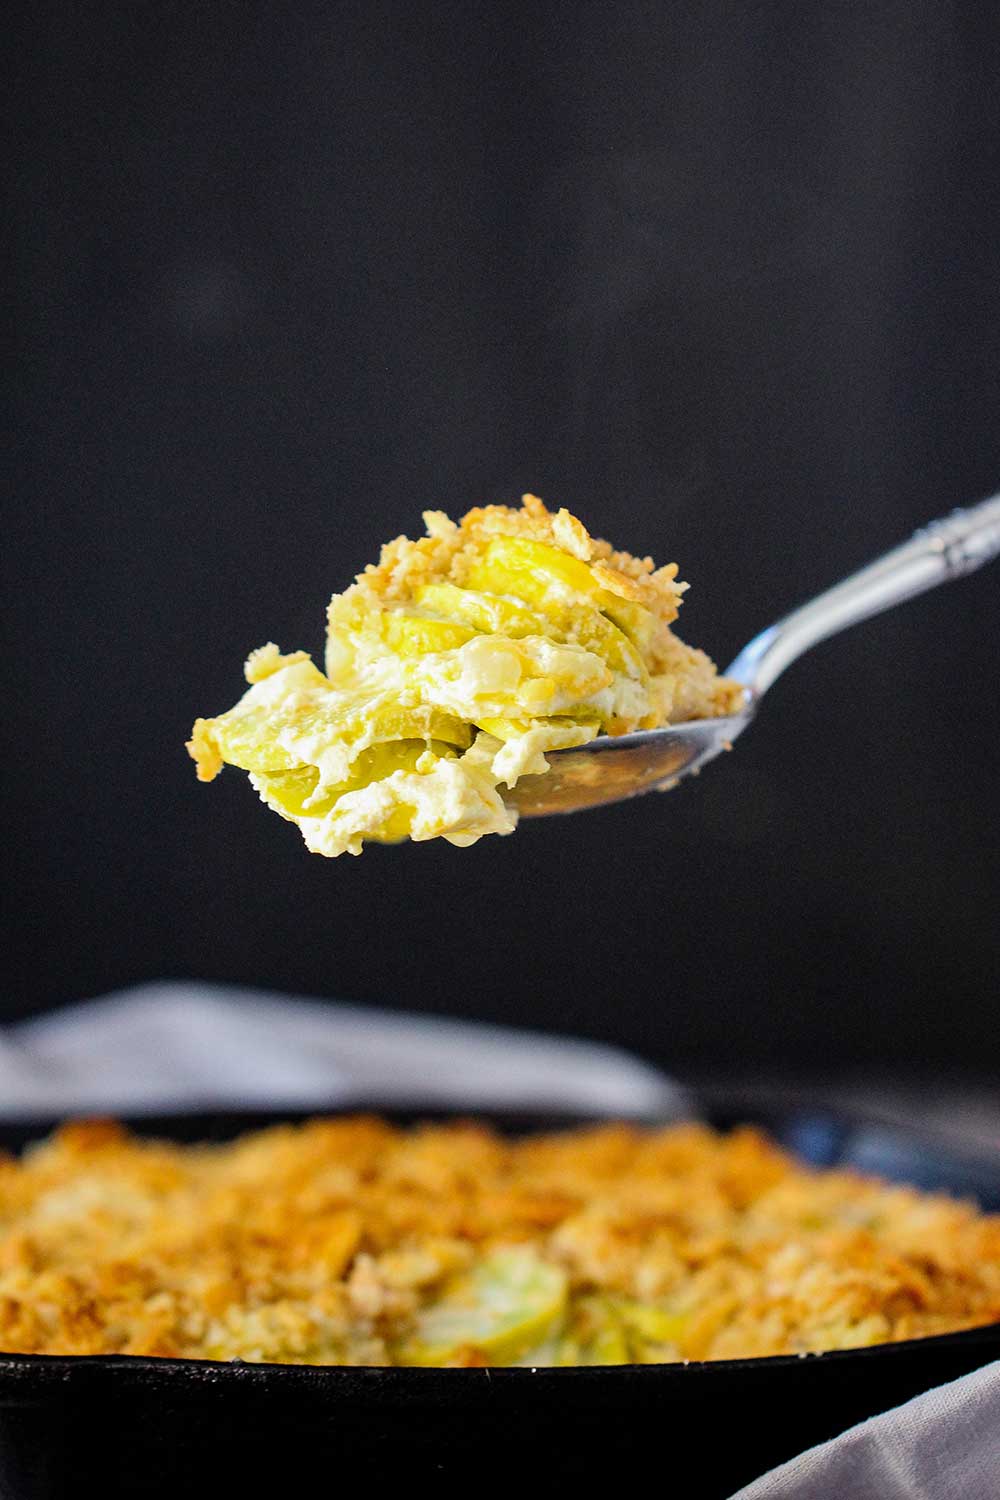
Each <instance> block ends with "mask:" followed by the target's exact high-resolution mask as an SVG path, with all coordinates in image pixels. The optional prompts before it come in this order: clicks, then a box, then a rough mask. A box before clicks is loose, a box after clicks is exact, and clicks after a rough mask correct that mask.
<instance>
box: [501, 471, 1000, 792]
mask: <svg viewBox="0 0 1000 1500" xmlns="http://www.w3.org/2000/svg"><path fill="white" fill-rule="evenodd" d="M998 554H1000V495H995V496H994V497H993V499H991V500H983V501H981V502H980V503H979V504H978V505H973V506H971V507H970V508H969V509H968V510H956V511H953V512H952V514H951V515H950V516H945V517H943V518H942V519H941V520H940V521H932V522H931V523H930V525H929V526H925V527H924V528H923V530H921V531H918V532H917V533H916V535H915V536H913V537H912V538H911V539H910V540H909V541H908V542H903V543H902V545H901V546H899V547H894V548H893V549H892V551H891V552H887V553H886V554H885V555H884V556H883V557H879V558H877V559H876V560H875V561H874V562H873V563H869V565H868V567H866V568H862V569H861V571H860V572H858V573H852V574H851V575H850V577H849V578H845V579H844V580H843V582H842V583H837V584H834V586H833V587H832V588H830V589H827V590H826V591H825V593H822V594H819V595H818V596H817V597H816V598H815V599H811V600H810V601H809V602H808V603H807V604H803V605H801V606H800V607H799V608H798V609H796V610H793V611H792V613H791V614H790V615H785V617H784V619H782V620H779V621H778V623H777V624H776V625H771V626H769V627H768V629H767V630H762V631H761V633H760V635H757V636H754V638H753V640H752V641H751V642H750V643H749V645H747V646H744V648H743V650H742V651H741V652H740V654H739V655H738V656H737V658H736V660H735V661H734V662H733V663H732V665H731V666H730V667H729V669H728V670H727V672H726V676H727V677H731V678H734V679H735V680H736V682H738V683H740V684H741V686H742V688H743V707H742V709H741V710H740V712H739V713H736V714H729V715H727V716H726V717H725V718H719V719H692V720H690V721H689V722H688V723H686V724H673V725H671V726H670V727H669V728H668V729H647V730H643V731H640V732H639V733H637V734H623V735H618V736H617V737H611V736H609V735H606V734H604V735H601V736H600V737H599V738H598V739H596V740H591V742H590V744H589V745H583V746H581V748H580V749H577V750H559V751H555V752H552V753H550V755H549V756H548V757H547V758H548V761H549V765H550V767H551V769H550V770H549V771H548V772H546V773H545V774H544V775H542V776H526V777H524V778H523V779H522V780H521V781H519V782H518V783H517V786H516V787H515V788H514V789H513V790H512V791H511V792H509V793H508V794H507V795H506V797H505V800H506V801H507V802H509V803H511V804H512V805H513V806H514V807H516V808H517V810H518V811H519V812H520V813H521V815H522V816H523V817H544V816H545V815H546V814H547V813H566V812H578V811H580V810H581V809H582V808H586V807H600V806H601V805H602V804H604V803H606V802H618V801H620V800H621V799H622V798H624V797H635V796H637V795H638V794H639V793H640V792H650V791H653V790H655V789H659V790H660V791H668V790H669V789H670V788H671V787H674V786H676V785H677V782H678V781H680V779H681V777H682V776H687V775H689V774H692V773H694V772H695V771H700V770H701V767H702V766H704V765H707V764H708V762H709V761H710V760H714V759H715V757H716V756H717V755H718V754H719V753H720V752H721V751H723V750H729V749H730V748H731V747H732V744H733V741H734V740H735V739H736V738H737V736H738V735H741V734H742V733H743V731H744V729H746V727H747V725H748V724H749V723H750V721H751V720H752V718H753V716H754V714H755V713H756V711H757V705H758V703H759V702H760V700H761V698H762V697H763V696H764V694H765V693H766V692H767V690H768V688H769V687H770V686H771V684H772V683H773V682H774V681H775V680H776V679H777V678H778V677H779V676H780V675H781V673H782V672H783V671H784V670H785V668H786V667H788V666H790V665H791V664H792V662H793V661H795V660H796V659H797V658H798V657H800V656H801V655H802V654H803V652H805V651H808V650H809V648H810V647H811V646H815V645H816V644H817V643H818V642H819V641H823V640H826V638H827V637H828V636H831V635H836V634H837V633H838V632H839V631H841V630H846V629H847V628H848V626H849V625H856V624H858V623H859V621H861V620H866V619H868V618H869V616H871V615H877V614H881V612H882V611H883V610H885V609H891V608H892V606H893V605H895V604H902V603H903V601H904V600H905V599H912V598H914V597H915V596H916V595H917V594H922V593H924V592H925V591H926V590H927V589H932V588H935V587H936V586H937V585H938V584H939V583H948V582H949V581H950V580H951V579H952V578H961V577H962V575H963V574H965V573H972V572H974V571H975V569H976V568H979V567H982V565H983V564H984V563H987V562H989V561H990V560H991V558H994V557H996V556H997V555H998Z"/></svg>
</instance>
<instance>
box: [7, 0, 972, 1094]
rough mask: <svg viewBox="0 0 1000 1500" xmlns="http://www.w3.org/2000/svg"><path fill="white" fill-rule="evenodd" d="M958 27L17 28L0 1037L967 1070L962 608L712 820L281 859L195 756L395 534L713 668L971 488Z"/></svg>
mask: <svg viewBox="0 0 1000 1500" xmlns="http://www.w3.org/2000/svg"><path fill="white" fill-rule="evenodd" d="M996 15H997V12H996V8H995V7H994V6H992V5H991V6H985V5H984V6H983V7H982V10H981V11H979V10H977V9H976V8H975V7H970V6H966V5H952V4H948V3H942V0H901V3H899V4H879V3H873V4H864V5H861V4H855V3H847V4H838V3H831V0H826V3H823V4H803V3H801V0H790V3H786V4H747V3H745V0H741V3H738V4H733V5H732V6H724V5H718V6H712V5H708V6H706V5H703V4H682V3H677V0H675V3H672V4H660V3H650V4H614V5H612V4H586V3H580V4H566V5H548V4H539V5H526V4H519V3H513V0H507V3H501V0H497V3H493V4H469V3H463V4H452V3H437V4H435V5H433V6H430V5H419V4H418V5H404V4H384V3H383V4H373V3H371V0H362V3H326V4H310V3H305V0H297V3H295V4H290V3H289V4H270V5H254V4H249V3H248V4H243V3H233V4H226V3H222V0H218V3H213V4H210V5H205V4H195V3H191V4H169V3H166V0H161V3H158V4H155V5H153V4H135V5H130V6H121V7H112V6H106V7H102V6H100V5H75V4H67V3H65V0H59V3H42V0H36V3H35V4H34V5H32V6H31V7H30V10H27V11H26V13H25V18H24V24H23V26H22V27H21V28H20V29H19V31H18V33H17V38H16V43H15V47H14V50H13V54H12V59H13V71H14V80H13V92H12V98H13V104H14V121H13V143H14V151H13V153H12V160H13V163H14V171H13V175H12V195H11V200H10V208H9V212H8V215H7V216H6V222H7V225H8V229H9V231H10V233H11V235H12V239H13V244H14V250H15V261H14V264H15V299H16V303H15V305H16V311H17V329H18V333H19V352H18V361H17V367H16V368H17V376H16V381H15V383H14V388H13V395H14V399H15V403H16V405H17V408H18V423H17V438H16V441H15V444H14V448H13V467H14V474H13V484H12V494H13V504H12V506H11V507H10V510H9V519H8V520H7V521H6V522H5V527H4V530H5V533H6V542H7V546H6V547H5V558H6V561H5V563H4V569H5V578H4V583H3V596H2V603H3V610H4V614H5V617H6V621H7V627H8V629H7V636H6V646H5V648H4V659H5V664H6V668H7V671H6V674H5V675H6V681H7V691H6V697H5V708H4V714H3V723H4V728H5V730H6V732H7V738H8V743H7V747H6V750H5V761H4V780H5V782H6V785H7V790H8V794H9V801H8V814H7V818H6V821H5V843H6V844H7V856H8V858H7V860H6V864H7V870H8V875H9V878H10V895H9V898H8V900H7V901H6V903H5V911H6V913H7V920H8V923H9V928H8V932H7V934H6V938H5V943H4V952H5V955H6V964H7V979H6V987H5V990H4V1006H5V1007H6V1011H7V1013H8V1014H9V1015H11V1016H13V1015H20V1014H24V1013H27V1012H31V1011H35V1010H38V1009H40V1008H42V1007H46V1006H50V1005H52V1004H54V1003H59V1002H64V1001H67V1000H69V999H71V998H75V997H77V996H81V995H86V994H91V993H96V992H98V991H101V990H104V989H106V988H109V987H111V986H114V985H120V984H123V983H126V982H128V981H132V980H136V979H140V978H144V977H151V976H157V975H204V976H209V977H215V978H220V979H233V980H245V981H254V982H258V983H261V984H265V985H276V986H282V987H287V988H289V989H291V990H296V991H301V992H306V993H316V994H324V995H325V994H329V995H335V996H348V997H351V998H355V999H363V1000H372V1001H378V1002H380V1003H385V1004H390V1005H399V1006H414V1007H419V1008H423V1009H427V1010H430V1011H437V1012H445V1013H450V1014H461V1015H470V1016H482V1017H488V1018H493V1019H499V1020H508V1019H509V1020H516V1021H519V1022H528V1023H531V1024H537V1025H539V1026H546V1027H556V1028H563V1029H567V1030H573V1031H578V1032H582V1033H589V1034H591V1035H594V1036H600V1037H607V1038H611V1039H615V1040H618V1041H621V1042H624V1043H627V1044H630V1045H633V1046H636V1047H638V1048H640V1049H642V1050H643V1051H644V1052H646V1053H647V1054H649V1055H651V1056H654V1057H658V1058H662V1059H664V1060H669V1061H671V1062H673V1063H677V1064H680V1065H684V1066H694V1067H699V1066H707V1065H710V1064H720V1065H726V1066H728V1067H729V1068H731V1069H732V1068H739V1067H743V1066H748V1067H749V1066H753V1067H759V1066H780V1065H785V1064H791V1063H793V1062H794V1063H796V1064H798V1065H800V1066H801V1065H804V1064H816V1063H830V1064H834V1063H836V1064H842V1065H846V1064H854V1063H864V1062H873V1061H876V1060H878V1061H884V1060H885V1059H886V1058H887V1057H889V1058H891V1059H893V1060H897V1061H900V1062H911V1063H912V1062H920V1063H923V1064H924V1065H930V1066H938V1065H949V1064H957V1063H966V1064H975V1065H976V1066H977V1067H986V1068H988V1067H991V1066H992V1065H993V1063H994V1061H995V1059H996V1035H997V1003H996V1002H997V982H998V965H997V917H998V911H1000V841H998V839H997V832H996V816H995V810H996V805H997V803H996V748H997V744H998V742H1000V711H998V704H997V624H998V583H1000V574H998V572H997V571H996V570H995V569H994V570H993V571H992V573H991V572H990V571H989V570H987V571H986V572H984V573H981V574H980V575H978V576H977V577H976V578H974V579H971V580H968V581H965V582H962V583H960V584H956V585H954V586H953V587H952V588H951V589H946V590H942V591H939V592H938V593H937V594H935V595H932V596H928V597H927V598H925V599H923V600H921V601H920V602H918V603H916V604H914V605H910V606H908V607H907V608H905V609H904V610H902V611H900V612H898V613H897V614H896V615H894V616H887V617H885V618H884V619H882V620H878V621H875V622H872V623H870V624H868V625H865V626H864V627H862V628H859V629H858V630H856V631H855V632H854V633H853V634H851V635H850V636H848V637H844V638H842V639H841V640H839V641H837V642H836V643H831V644H829V645H827V646H825V647H823V648H821V649H820V650H818V651H816V652H815V653H814V655H813V656H812V658H811V659H809V660H808V661H806V662H803V663H801V664H800V665H799V666H797V667H796V668H795V669H793V671H792V672H791V673H790V674H789V675H788V677H787V678H786V679H785V680H783V681H782V683H781V684H780V685H779V686H778V687H777V688H776V689H775V690H774V692H773V696H772V697H771V698H769V700H768V703H767V709H766V712H765V713H764V714H763V715H762V717H761V719H760V721H759V723H758V724H757V726H756V727H755V728H754V729H753V731H752V732H751V733H750V734H749V735H748V736H747V737H746V739H745V740H744V741H742V742H741V745H740V747H739V751H738V753H737V754H735V755H734V756H733V757H732V759H731V760H728V761H727V762H725V763H720V764H718V765H717V766H715V767H713V768H712V769H711V771H710V772H708V773H707V774H706V775H705V776H704V777H702V778H701V780H700V782H697V783H692V784H689V785H687V786H685V787H684V788H683V789H682V790H680V791H679V792H677V793H675V794H672V795H670V796H666V797H659V796H654V797H651V798H648V799H646V800H642V801H640V802H638V803H635V804H632V805H629V806H623V807H618V808H613V809H609V810H605V811H603V812H599V813H592V814H590V815H587V816H583V817H579V818H575V819H569V820H564V821H557V820H554V821H546V822H540V823H534V824H527V825H525V826H524V827H523V829H522V830H521V831H519V832H518V833H517V834H516V835H515V836H514V837H513V838H509V839H506V840H500V839H496V838H491V839H487V840H484V841H483V842H482V843H480V844H479V845H477V846H476V847H475V848H473V849H471V850H468V851H464V852H463V851H458V850H455V849H452V848H451V847H449V846H447V845H445V844H443V843H438V844H431V845H426V846H409V847H405V848H398V849H379V848H374V849H371V850H370V851H368V852H366V853H365V854H364V856H363V857H362V858H361V859H360V860H354V859H350V858H343V859H341V860H338V861H336V862H328V861H323V860H321V859H319V858H316V857H310V856H308V855H307V854H306V853H305V851H304V850H303V848H302V846H301V845H300V842H299V838H298V835H297V833H296V832H295V830H294V829H292V828H290V827H286V826H283V825H282V824H281V823H279V821H278V820H277V819H276V818H274V817H272V816H270V815H265V813H264V812H263V810H262V809H261V808H260V806H259V804H258V802H257V799H256V797H255V795H254V793H253V792H252V790H251V789H250V788H249V786H248V785H247V783H246V780H245V778H244V777H242V776H240V775H237V774H234V773H229V774H227V775H225V776H223V777H222V779H221V780H220V781H219V782H218V783H216V784H215V785H213V786H212V787H210V788H205V787H202V786H199V785H198V784H197V783H196V782H195V779H194V773H193V768H192V766H191V764H190V762H189V761H188V759H187V757H186V755H185V754H184V751H183V743H182V742H183V740H184V738H185V736H186V734H187V731H188V727H189V725H190V722H191V720H192V718H193V717H194V716H195V714H197V713H212V712H218V711H221V710H222V709H223V708H225V707H227V706H228V705H229V704H230V703H231V702H232V701H233V699H234V698H235V696H236V695H237V694H238V693H239V691H240V689H241V675H240V667H241V662H242V659H243V657H244V655H245V653H246V652H247V650H248V649H249V648H251V647H253V646H256V645H259V644H260V643H261V642H263V641H265V640H268V639H275V640H277V641H278V642H279V643H280V644H281V645H282V647H283V648H285V649H291V648H294V647H300V646H305V647H307V648H310V649H313V650H316V651H318V650H319V649H320V646H321V641H322V632H323V612H324V606H325V603H326V600H327V597H328V596H329V594H330V593H331V592H332V591H333V590H334V589H340V588H342V587H343V586H344V585H345V584H346V583H347V582H348V581H349V579H350V577H351V575H352V574H353V572H354V571H356V569H357V568H358V567H360V566H361V565H362V564H363V563H364V562H365V561H367V560H368V559H370V558H373V557H374V556H375V554H376V550H377V546H378V544H379V543H380V542H381V541H383V540H384V539H386V538H387V537H390V536H393V535H395V534H396V533H398V532H400V531H403V530H409V531H410V532H411V533H413V531H414V529H415V528H418V527H419V512H420V510H421V509H422V508H424V507H426V506H435V507H437V506H440V507H444V508H446V509H448V510H450V511H452V512H453V513H455V512H459V511H461V510H463V509H464V508H466V507H467V506H468V505H470V504H472V503H479V502H483V501H487V500H494V499H507V500H510V499H516V497H517V496H518V495H519V494H520V493H521V491H522V490H523V489H526V488H531V489H533V490H536V491H537V492H538V493H540V494H542V495H543V496H544V497H546V498H547V499H548V500H549V501H550V502H551V503H553V504H558V503H565V504H568V505H569V506H570V507H571V508H573V509H574V510H576V511H578V512H579V513H580V514H581V515H582V516H583V518H584V519H585V520H586V522H587V524H588V525H589V526H591V528H592V529H593V530H595V531H597V532H599V533H604V534H607V535H609V536H611V537H612V538H613V539H614V540H615V541H617V542H619V544H621V545H626V546H630V547H635V548H637V549H638V550H640V551H645V550H647V549H648V550H651V551H653V552H654V553H655V554H656V555H657V557H658V558H660V559H662V560H665V559H674V558H676V559H677V560H678V561H679V562H680V564H681V568H682V572H683V576H685V577H686V578H688V579H690V580H692V581H693V588H692V591H691V594H690V596H689V602H688V603H687V604H686V606H685V610H684V616H683V621H682V625H683V628H684V630H683V633H685V634H687V635H688V636H690V638H691V639H692V640H694V641H695V642H697V643H699V644H703V645H705V646H706V647H707V648H708V649H709V650H711V651H712V652H713V653H714V654H715V655H716V656H717V657H718V658H720V659H721V661H723V662H725V661H726V660H728V659H729V657H730V655H732V654H734V653H735V650H736V649H737V648H738V647H739V646H740V645H741V644H742V643H743V642H744V640H745V639H746V638H747V637H748V636H749V635H751V634H752V633H754V632H755V631H756V630H757V629H759V628H760V627H762V626H763V625H765V624H767V623H768V622H769V621H770V620H771V619H772V618H774V617H775V616H776V615H777V614H780V613H782V612H783V611H784V610H785V609H786V608H787V607H789V606H790V605H792V604H794V603H795V602H797V601H798V600H799V599H801V598H802V597H804V596H806V595H808V594H809V593H810V592H812V591H815V590H817V589H818V588H820V587H821V586H823V585H824V584H826V583H828V582H830V581H833V580H834V579H836V578H837V577H838V576H840V575H842V574H843V573H844V572H846V571H847V570H848V569H850V568H853V567H854V566H856V565H857V564H860V563H862V562H864V561H865V560H866V559H867V558H868V557H869V556H871V555H873V554H874V553H876V552H877V551H879V550H881V549H883V548H885V547H887V546H888V545H890V544H892V543H894V542H896V541H897V540H900V539H901V538H902V537H903V536H904V535H905V534H907V533H908V532H909V531H910V530H911V529H912V528H913V527H914V526H915V525H916V524H918V523H920V522H922V521H925V520H927V519H929V518H930V517H932V516H933V515H935V514H937V513H940V512H943V511H945V510H947V509H949V508H951V507H952V506H953V505H955V504H957V503H959V502H962V501H965V500H970V499H975V498H978V497H979V496H981V495H982V494H983V493H985V492H987V491H989V490H990V489H992V488H994V487H996V486H997V485H998V483H1000V424H998V420H997V418H998V410H1000V408H998V397H1000V377H998V372H1000V279H998V268H1000V259H998V248H997V247H998V235H1000V201H998V185H997V184H998V178H997V166H998V162H997V148H998V142H1000V102H998V101H1000V95H998V89H997V82H996V79H997V60H998V51H997V47H996V43H997V40H998V36H997V21H996ZM977 18H979V19H977Z"/></svg>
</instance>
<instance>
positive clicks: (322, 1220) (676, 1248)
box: [0, 1117, 1000, 1366]
mask: <svg viewBox="0 0 1000 1500" xmlns="http://www.w3.org/2000/svg"><path fill="white" fill-rule="evenodd" d="M0 1224H2V1229H0V1349H3V1350H5V1351H8V1352H13V1353H17V1352H22V1353H45V1354H63V1355H65V1354H76V1355H84V1354H112V1353H123V1354H141V1355H165V1356H180V1357H185V1358H195V1359H216V1360H230V1359H237V1358H238V1359H242V1360H250V1361H279V1362H289V1363H302V1364H347V1365H369V1364H403V1365H406V1364H424V1365H457V1366H463V1365H464V1366H471V1365H517V1364H522V1365H560V1364H567V1365H572V1364H621V1363H626V1362H638V1363H661V1362H672V1361H678V1360H702V1359H725V1358H735V1357H747V1356H759V1355H771V1354H787V1353H806V1352H810V1351H821V1350H827V1349H840V1348H851V1347H855V1346H862V1345H869V1344H876V1343H883V1342H891V1341H896V1340H901V1339H910V1338H915V1337H920V1336H924V1335H930V1334H938V1333H944V1332H948V1331H952V1330H957V1329H963V1328H968V1327H972V1326H975V1325H980V1324H987V1323H991V1322H996V1321H1000V1218H993V1217H984V1216H982V1215H980V1214H979V1213H978V1212H977V1211H976V1209H975V1208H974V1207H973V1206H972V1205H971V1204H967V1203H963V1202H956V1201H954V1200H952V1199H949V1198H945V1197H938V1196H930V1195H927V1194H923V1193H920V1192H917V1191H915V1190H913V1189H909V1188H905V1187H895V1186H887V1185H885V1184H883V1183H881V1182H879V1181H876V1180H873V1179H867V1178H864V1177H861V1176H858V1175H856V1174H854V1173H852V1172H847V1171H828V1170H811V1169H809V1168H806V1167H804V1166H802V1165H800V1164H799V1163H797V1162H796V1161H794V1160H793V1159H792V1158H791V1157H789V1156H788V1155H786V1154H785V1153H784V1152H783V1151H781V1150H779V1149H778V1148H777V1147H776V1146H775V1145H774V1144H773V1143H771V1142H770V1141H769V1140H768V1139H767V1138H766V1137H765V1136H764V1135H762V1134H761V1133H759V1132H758V1131H756V1130H753V1129H740V1130H736V1131H734V1132H732V1133H730V1134H725V1135H723V1134H717V1133H715V1132H714V1131H712V1130H710V1129H709V1128H707V1127H703V1126H700V1125H678V1126H671V1127H668V1128H663V1129H644V1128H639V1127H635V1126H630V1125H623V1124H612V1125H604V1126H599V1127H593V1128H587V1129H581V1130H575V1131H570V1132H565V1133H561V1134H557V1135H547V1136H531V1137H526V1138H523V1139H517V1140H511V1139H507V1138H504V1137H501V1136H499V1135H497V1134H494V1133H493V1132H492V1131H491V1130H490V1129H488V1128H486V1127H484V1126H482V1125H479V1124H475V1123H468V1124H464V1123H458V1124H448V1125H427V1126H421V1127H418V1128H413V1129H408V1130H400V1129H397V1128H394V1127H393V1126H391V1125H389V1124H387V1123H385V1122H384V1121H381V1120H379V1119H375V1118H369V1117H353V1118H337V1119H317V1120H313V1121H311V1122H309V1123H306V1124H302V1125H288V1126H279V1127H273V1128H270V1129H267V1130H264V1131H261V1132H258V1133H255V1134H251V1135H246V1136H244V1137H242V1138H240V1139H238V1140H236V1141H233V1142H232V1143H229V1144H225V1145H199V1146H177V1145H173V1144H170V1143H167V1142H164V1141H156V1140H147V1139H140V1138H138V1137H135V1136H132V1135H130V1134H129V1133H127V1132H126V1131H125V1130H124V1129H123V1128H122V1127H120V1126H118V1125H115V1124H113V1123H111V1122H104V1121H95V1122H78V1123H74V1124H70V1125H66V1126H64V1127H63V1128H62V1129H60V1130H59V1131H57V1132H56V1133H55V1135H53V1136H52V1137H51V1138H49V1139H48V1140H46V1141H44V1142H41V1143H40V1144H37V1145H35V1146H33V1147H32V1148H30V1149H29V1150H28V1151H27V1152H26V1153H25V1155H24V1157H23V1158H22V1159H21V1160H17V1159H15V1158H13V1157H7V1158H5V1159H4V1160H3V1161H2V1164H0Z"/></svg>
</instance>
